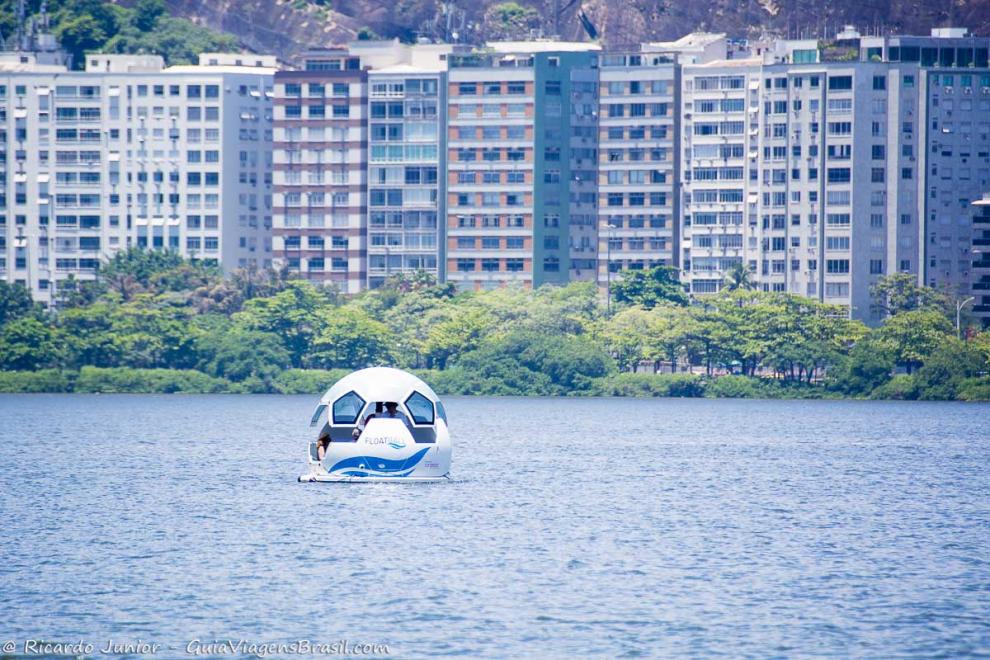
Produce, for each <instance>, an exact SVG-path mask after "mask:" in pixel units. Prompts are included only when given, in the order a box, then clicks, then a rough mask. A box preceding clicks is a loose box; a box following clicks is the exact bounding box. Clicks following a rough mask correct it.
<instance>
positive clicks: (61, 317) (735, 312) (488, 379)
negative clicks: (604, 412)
mask: <svg viewBox="0 0 990 660" xmlns="http://www.w3.org/2000/svg"><path fill="white" fill-rule="evenodd" d="M750 286H751V285H750V282H749V279H748V277H747V274H746V273H745V272H741V273H734V274H733V275H732V276H731V277H730V278H729V282H728V286H727V288H726V291H724V292H723V293H722V294H720V295H718V296H714V297H710V298H706V299H705V300H704V301H703V302H702V303H692V301H690V300H689V299H688V297H687V296H686V295H685V293H684V291H683V289H682V288H681V287H680V285H679V284H678V283H677V282H676V280H674V279H673V278H672V271H671V270H669V269H664V268H658V269H654V270H651V271H645V272H634V273H629V274H626V275H624V276H623V277H621V278H620V279H619V280H618V281H617V282H615V283H614V285H613V294H614V295H613V299H614V300H613V306H612V313H611V314H609V313H607V311H606V305H605V304H604V301H603V300H602V299H601V295H600V293H599V291H598V290H597V289H596V288H595V286H594V285H593V284H590V283H575V284H571V285H569V286H565V287H550V286H547V287H542V288H540V289H537V290H535V291H528V290H524V289H521V288H512V287H510V288H503V289H498V290H495V291H487V292H479V293H460V294H456V293H455V290H454V288H453V286H452V285H449V284H437V283H436V282H435V281H434V280H433V279H432V278H430V277H429V276H426V275H417V276H412V277H409V276H406V277H394V278H392V279H391V280H390V281H389V282H388V284H387V285H386V286H384V287H382V288H380V289H378V290H375V291H370V292H366V293H363V294H361V295H358V296H352V297H344V296H342V295H340V294H339V293H338V292H337V291H336V290H334V289H332V288H323V287H318V286H316V285H313V284H311V283H308V282H304V281H291V280H288V279H287V278H286V277H285V276H284V274H280V273H276V272H270V271H239V272H237V273H235V274H234V275H233V276H231V277H229V278H224V277H223V276H222V275H221V274H220V273H219V272H218V271H216V270H215V269H213V268H210V267H206V266H203V265H200V264H193V263H190V262H188V261H183V259H182V258H181V257H179V256H177V255H175V254H172V253H167V252H148V251H141V250H137V249H135V250H131V251H128V252H122V253H119V254H118V255H116V256H115V257H114V258H113V259H112V260H110V261H109V262H108V263H106V264H105V265H104V266H103V268H102V269H101V271H100V276H99V279H98V280H97V281H95V282H70V285H69V286H63V287H62V289H61V293H60V299H59V300H58V303H57V311H54V312H49V311H45V310H44V309H43V308H42V307H41V306H40V305H37V304H36V303H34V302H32V300H31V298H30V296H29V295H28V292H27V291H26V290H25V289H24V288H23V287H21V286H18V285H8V284H5V283H0V370H2V373H0V390H6V391H63V390H70V391H85V392H92V391H103V392H110V391H162V392H172V391H187V392H188V391H194V392H221V391H234V392H317V391H319V390H320V389H322V388H323V387H326V386H327V385H329V384H330V383H332V382H333V381H334V380H336V379H337V378H338V377H340V375H342V374H343V373H345V372H346V371H349V370H352V369H355V368H359V367H364V366H370V365H396V366H399V367H402V368H406V369H413V370H421V371H424V372H426V373H425V377H426V378H427V379H429V380H430V382H432V383H434V384H435V386H436V388H437V389H438V390H440V391H442V392H446V393H464V394H524V395H575V394H583V395H590V394H605V395H631V396H705V395H707V396H734V397H785V396H786V397H825V396H850V397H867V396H872V397H882V398H912V399H913V398H918V399H957V398H959V399H987V398H990V376H988V371H990V333H982V334H980V333H976V334H972V336H970V337H969V338H968V339H967V340H965V341H962V340H959V339H956V337H955V328H954V327H953V324H952V323H951V322H950V317H949V315H948V312H947V305H950V304H951V301H949V300H948V299H947V298H946V297H945V296H943V295H942V294H939V293H938V292H936V291H933V290H931V289H926V288H923V287H918V286H917V285H915V284H914V283H913V282H912V280H911V278H910V277H908V276H901V275H895V276H892V277H889V278H887V279H886V280H884V281H882V282H881V284H880V285H879V286H878V287H877V288H876V291H875V294H876V302H877V304H878V305H880V306H882V307H883V308H884V309H886V310H887V312H888V313H889V314H890V316H889V318H888V320H887V322H886V323H884V324H883V325H882V326H880V327H878V328H875V329H869V328H867V327H866V326H864V325H863V324H861V323H859V322H858V321H851V320H848V319H846V318H844V317H843V316H842V315H841V314H840V313H839V310H837V309H836V308H833V307H831V306H829V305H823V304H821V303H818V302H816V301H813V300H809V299H805V298H800V297H796V296H791V295H785V294H770V293H763V292H758V291H754V290H752V289H751V288H749V287H750ZM953 312H954V308H953Z"/></svg>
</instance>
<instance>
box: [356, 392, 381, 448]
mask: <svg viewBox="0 0 990 660" xmlns="http://www.w3.org/2000/svg"><path fill="white" fill-rule="evenodd" d="M381 414H382V404H381V401H379V402H378V403H376V404H375V412H373V413H371V414H370V415H368V416H367V417H365V418H364V419H363V420H361V421H359V422H358V425H357V427H356V428H355V429H354V431H352V432H351V437H352V438H354V439H355V440H357V439H358V438H360V437H361V434H362V433H364V427H365V426H367V425H368V422H370V421H371V420H373V419H374V418H375V416H376V415H377V416H379V417H381Z"/></svg>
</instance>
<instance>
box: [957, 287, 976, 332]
mask: <svg viewBox="0 0 990 660" xmlns="http://www.w3.org/2000/svg"><path fill="white" fill-rule="evenodd" d="M974 300H976V296H970V297H969V298H966V299H965V300H957V301H956V339H962V329H961V327H960V323H959V317H960V316H961V315H962V308H963V307H965V306H966V305H968V304H969V303H971V302H973V301H974Z"/></svg>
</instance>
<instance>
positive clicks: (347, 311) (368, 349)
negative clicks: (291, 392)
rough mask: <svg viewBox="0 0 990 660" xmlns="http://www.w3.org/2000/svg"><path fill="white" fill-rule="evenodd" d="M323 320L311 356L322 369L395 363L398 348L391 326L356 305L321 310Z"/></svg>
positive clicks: (311, 361)
mask: <svg viewBox="0 0 990 660" xmlns="http://www.w3.org/2000/svg"><path fill="white" fill-rule="evenodd" d="M321 317H322V319H321V320H322V324H321V329H320V332H319V334H317V335H316V337H315V338H314V340H313V346H312V350H311V351H310V353H309V356H308V360H307V361H308V363H309V364H310V365H311V366H314V367H319V368H322V369H334V368H341V369H360V368H362V367H374V366H381V365H388V364H391V363H392V362H393V360H394V355H395V352H397V350H398V348H399V347H397V346H396V345H395V337H394V335H393V334H392V332H391V331H390V330H389V328H388V326H387V325H385V324H384V323H382V322H381V321H376V320H375V319H373V318H371V317H370V316H368V314H367V313H366V312H364V311H363V310H361V309H358V308H356V307H349V306H345V307H337V308H335V309H329V310H324V311H323V312H322V313H321Z"/></svg>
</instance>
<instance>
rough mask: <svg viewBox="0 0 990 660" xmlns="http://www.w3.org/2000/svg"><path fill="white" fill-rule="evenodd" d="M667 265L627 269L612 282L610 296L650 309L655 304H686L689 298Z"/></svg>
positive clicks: (616, 300) (621, 301) (622, 301)
mask: <svg viewBox="0 0 990 660" xmlns="http://www.w3.org/2000/svg"><path fill="white" fill-rule="evenodd" d="M676 272H677V271H675V270H674V269H673V268H671V267H669V266H657V267H655V268H651V269H649V270H627V271H625V272H623V274H622V277H621V279H619V281H618V282H613V283H612V298H613V299H614V300H615V302H617V303H626V304H630V305H639V306H640V307H643V308H644V309H652V308H653V307H656V306H657V305H681V306H684V305H687V304H688V302H689V298H688V295H687V293H686V292H685V290H684V286H683V285H682V284H681V283H680V282H679V281H678V280H677V278H676V277H675V276H674V274H675V273H676Z"/></svg>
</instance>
